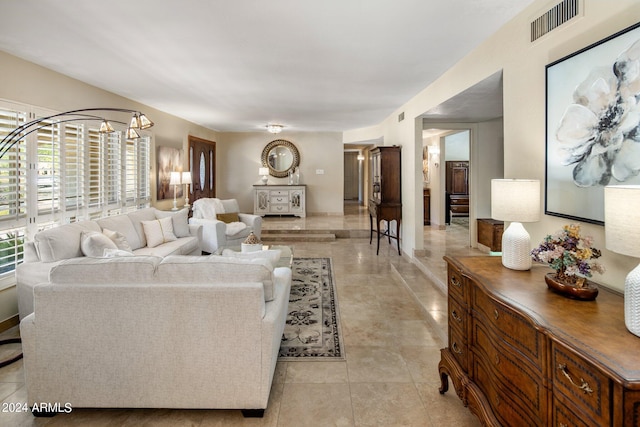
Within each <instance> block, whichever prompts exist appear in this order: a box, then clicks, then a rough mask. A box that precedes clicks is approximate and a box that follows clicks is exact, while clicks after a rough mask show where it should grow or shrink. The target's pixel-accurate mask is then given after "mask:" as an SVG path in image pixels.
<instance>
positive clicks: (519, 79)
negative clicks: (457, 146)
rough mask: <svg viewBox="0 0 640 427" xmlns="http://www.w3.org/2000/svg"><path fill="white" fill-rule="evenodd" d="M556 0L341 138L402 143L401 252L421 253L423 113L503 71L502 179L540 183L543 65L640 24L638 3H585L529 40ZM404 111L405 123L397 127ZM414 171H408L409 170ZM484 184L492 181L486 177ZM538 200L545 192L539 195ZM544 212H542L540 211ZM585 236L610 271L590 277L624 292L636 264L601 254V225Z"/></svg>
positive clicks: (548, 224)
mask: <svg viewBox="0 0 640 427" xmlns="http://www.w3.org/2000/svg"><path fill="white" fill-rule="evenodd" d="M555 3H557V2H556V1H552V2H549V1H536V2H535V3H533V4H532V5H531V6H530V7H529V8H527V9H526V10H525V11H523V12H522V13H521V14H520V15H518V16H517V17H516V18H515V19H514V20H512V21H511V22H509V23H508V24H507V25H505V26H504V27H503V28H501V29H500V30H499V31H498V32H497V33H495V34H494V35H493V36H492V37H491V38H489V39H488V40H486V41H485V42H484V43H482V44H481V45H480V46H479V47H478V48H477V49H475V50H474V51H473V52H471V53H470V54H469V55H467V56H466V57H465V58H463V59H462V60H461V61H459V62H458V63H457V64H456V65H455V66H454V67H452V68H451V69H449V70H448V71H447V72H446V73H444V74H443V75H442V76H441V77H440V78H439V79H438V80H437V81H436V82H434V83H433V84H431V85H430V86H428V87H427V88H426V89H424V90H423V91H422V92H420V93H419V94H417V95H416V96H415V97H414V98H413V99H411V100H410V101H409V102H408V103H407V104H405V105H403V106H402V107H401V108H399V109H398V110H396V111H395V112H393V113H392V114H391V115H390V116H389V117H388V118H387V119H386V120H385V121H384V122H383V123H381V124H380V125H378V126H376V127H375V128H369V129H357V130H353V131H349V132H345V134H344V137H343V139H344V141H345V142H349V141H360V140H363V139H366V138H375V137H379V136H382V137H383V138H384V141H385V144H387V145H389V144H399V145H402V146H403V158H402V162H403V171H402V179H403V195H402V196H403V201H404V208H403V217H404V218H403V223H404V224H405V227H404V230H403V232H402V237H403V243H402V247H403V249H404V250H405V251H406V252H408V253H411V251H412V249H414V248H418V249H419V248H421V247H422V246H421V242H420V240H421V239H422V237H421V236H422V233H420V232H419V229H418V227H419V221H418V220H419V215H418V214H417V212H419V210H418V209H417V208H416V201H418V200H421V199H420V198H419V197H418V196H419V191H422V187H421V178H420V177H419V171H420V168H419V163H420V161H419V160H421V158H420V157H419V156H418V155H419V154H420V150H421V148H422V138H421V136H420V134H419V133H418V130H420V131H421V129H419V128H420V127H421V121H420V120H419V116H420V114H422V113H424V112H426V111H428V110H430V109H432V108H434V107H436V106H437V105H439V104H440V103H442V102H443V101H446V100H447V99H449V98H451V97H453V96H455V95H457V94H458V93H460V92H462V91H463V90H465V89H467V88H469V87H471V86H473V85H474V84H476V83H478V82H480V81H482V80H483V79H485V78H486V77H488V76H491V75H492V74H494V73H496V72H499V71H501V70H502V72H503V94H504V95H503V100H504V118H503V119H504V176H505V177H507V178H537V179H540V180H541V181H542V182H544V171H545V161H544V160H545V159H544V156H545V66H546V65H547V64H549V63H551V62H553V61H555V60H557V59H560V58H562V57H564V56H566V55H568V54H570V53H573V52H575V51H577V50H579V49H581V48H584V47H586V46H588V45H590V44H592V43H595V42H597V41H599V40H601V39H603V38H605V37H607V36H609V35H611V34H614V33H616V32H617V31H620V30H622V29H624V28H626V27H628V26H630V25H633V24H635V23H636V22H637V17H638V16H640V2H638V1H637V0H620V1H616V2H606V1H598V0H585V1H584V8H583V10H584V16H581V17H579V18H577V19H575V20H574V21H573V22H571V23H568V24H565V25H564V26H562V27H560V28H558V29H556V30H554V31H553V32H551V33H550V34H548V35H547V36H544V37H543V38H541V39H539V40H538V41H537V42H535V43H530V42H529V40H528V37H529V22H530V21H531V20H532V19H533V18H535V17H537V16H539V15H540V14H542V13H544V12H545V11H546V10H548V9H549V8H550V7H551V6H553V5H554V4H555ZM401 112H404V113H405V117H407V118H415V120H414V121H413V122H412V120H411V119H405V120H404V121H403V122H400V123H398V122H397V120H395V118H396V117H397V115H398V114H399V113H401ZM411 166H413V167H411ZM482 179H485V180H486V179H489V177H484V178H482ZM541 201H543V195H542V194H541ZM541 212H542V213H543V212H544V207H541ZM568 222H569V220H566V219H562V218H556V217H551V216H545V215H542V219H541V221H540V222H538V223H534V224H526V228H527V230H529V232H530V234H531V239H532V244H537V242H539V241H540V240H541V239H542V238H543V237H544V235H546V234H548V233H553V232H555V231H556V230H558V229H559V228H560V227H562V226H563V225H564V224H566V223H568ZM583 230H584V233H585V234H588V235H592V236H593V237H594V240H595V246H596V247H597V248H599V249H603V252H604V254H603V257H602V258H601V261H602V262H603V264H605V266H606V268H607V272H606V274H605V275H603V276H598V277H595V278H594V279H595V280H596V281H598V282H600V283H603V284H606V285H609V286H611V287H614V288H616V289H620V290H622V289H623V283H624V277H625V275H626V274H627V273H628V272H629V271H630V270H631V269H632V268H633V267H634V266H635V265H637V263H638V260H637V259H634V258H630V257H625V256H620V255H617V254H612V253H609V252H607V251H606V250H604V228H603V227H601V226H596V225H590V224H583Z"/></svg>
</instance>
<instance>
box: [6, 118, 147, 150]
mask: <svg viewBox="0 0 640 427" xmlns="http://www.w3.org/2000/svg"><path fill="white" fill-rule="evenodd" d="M101 111H109V112H121V113H131V114H133V115H132V117H131V121H130V122H129V124H128V127H127V131H126V135H127V139H136V138H140V134H139V133H138V132H137V131H138V130H143V129H148V128H150V127H151V126H153V122H152V121H151V120H149V119H148V118H147V116H145V115H144V114H143V113H141V112H140V111H137V110H130V109H128V108H83V109H80V110H71V111H65V112H64V113H58V114H52V115H50V116H46V117H39V118H37V119H34V120H31V121H30V122H27V123H24V124H22V125H20V126H18V127H17V128H15V129H14V130H12V131H11V132H9V133H8V134H7V136H5V137H4V138H3V139H2V141H0V158H2V157H4V155H5V154H7V152H8V151H9V150H11V148H13V146H14V145H16V143H18V141H20V140H21V139H22V138H24V137H26V136H27V135H29V134H30V133H33V132H35V131H37V130H39V129H42V128H44V127H47V126H51V125H52V124H55V123H65V122H73V121H80V120H89V121H100V122H101V123H100V128H99V130H98V131H99V132H100V133H112V132H115V131H116V130H115V129H114V128H113V126H112V125H111V123H112V122H113V123H119V124H122V125H127V123H125V122H120V121H117V120H107V119H106V118H105V117H104V116H102V115H99V112H101ZM52 121H54V122H55V123H52Z"/></svg>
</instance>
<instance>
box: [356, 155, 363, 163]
mask: <svg viewBox="0 0 640 427" xmlns="http://www.w3.org/2000/svg"><path fill="white" fill-rule="evenodd" d="M357 159H358V161H359V162H361V161H363V160H364V156H363V155H362V154H358V157H357Z"/></svg>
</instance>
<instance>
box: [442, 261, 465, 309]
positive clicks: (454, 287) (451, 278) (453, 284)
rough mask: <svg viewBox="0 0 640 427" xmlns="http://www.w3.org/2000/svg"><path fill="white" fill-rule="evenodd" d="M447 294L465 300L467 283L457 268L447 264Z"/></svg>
mask: <svg viewBox="0 0 640 427" xmlns="http://www.w3.org/2000/svg"><path fill="white" fill-rule="evenodd" d="M447 277H448V288H449V295H451V296H452V297H454V298H456V299H457V300H458V301H460V302H466V300H467V299H466V296H467V292H468V290H467V288H468V286H469V285H468V283H467V281H466V279H465V278H464V276H463V275H462V274H460V272H459V271H458V270H456V269H455V268H453V267H452V266H449V270H448V272H447Z"/></svg>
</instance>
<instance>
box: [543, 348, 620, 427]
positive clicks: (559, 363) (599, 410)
mask: <svg viewBox="0 0 640 427" xmlns="http://www.w3.org/2000/svg"><path fill="white" fill-rule="evenodd" d="M551 362H552V365H551V367H552V368H553V373H552V375H551V378H552V381H553V398H554V401H558V402H554V405H558V404H565V405H566V406H568V407H572V405H573V404H576V405H577V404H578V402H579V407H580V408H581V411H580V412H581V413H582V414H584V415H586V416H588V417H589V418H591V419H592V420H593V421H594V423H596V424H598V425H609V423H610V420H611V414H610V413H609V408H610V405H611V402H610V396H611V391H610V389H611V385H610V383H609V379H608V378H607V377H606V376H605V375H603V374H602V372H600V370H599V369H597V368H596V367H595V366H593V365H592V364H590V363H589V362H587V361H586V360H584V359H582V358H581V357H580V356H579V355H577V354H575V353H574V352H573V351H571V350H569V349H568V348H567V347H565V346H563V345H561V344H559V343H557V342H555V341H552V344H551ZM574 402H575V403H574ZM582 418H583V419H584V418H585V417H582Z"/></svg>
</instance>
